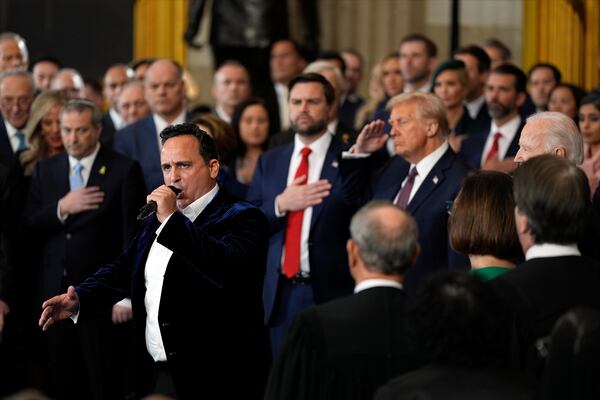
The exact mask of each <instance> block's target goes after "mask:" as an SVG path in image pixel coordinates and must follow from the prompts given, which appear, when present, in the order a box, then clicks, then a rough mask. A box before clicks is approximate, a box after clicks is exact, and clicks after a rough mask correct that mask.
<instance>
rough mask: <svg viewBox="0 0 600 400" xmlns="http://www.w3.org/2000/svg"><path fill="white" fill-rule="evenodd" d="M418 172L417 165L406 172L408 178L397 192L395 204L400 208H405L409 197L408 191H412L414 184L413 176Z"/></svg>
mask: <svg viewBox="0 0 600 400" xmlns="http://www.w3.org/2000/svg"><path fill="white" fill-rule="evenodd" d="M418 174H419V173H418V172H417V167H415V166H413V167H412V168H411V169H410V172H409V174H408V178H406V183H405V184H404V186H402V189H400V193H399V194H398V200H397V201H396V205H397V206H398V207H400V208H402V209H404V208H406V206H407V205H408V200H409V199H410V192H412V188H413V186H414V185H415V177H416V176H417V175H418Z"/></svg>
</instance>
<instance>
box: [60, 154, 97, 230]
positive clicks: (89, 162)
mask: <svg viewBox="0 0 600 400" xmlns="http://www.w3.org/2000/svg"><path fill="white" fill-rule="evenodd" d="M99 151H100V143H97V144H96V149H95V150H94V151H93V152H92V154H90V155H89V156H85V157H83V158H82V159H81V160H78V159H76V158H75V157H72V156H69V178H70V177H71V175H73V167H74V166H75V164H77V163H80V164H81V166H82V167H83V168H82V169H81V176H82V178H83V187H86V186H87V182H88V179H90V173H91V171H92V166H93V165H94V161H95V160H96V156H97V155H98V152H99ZM56 216H57V217H58V219H59V220H60V222H62V223H64V222H65V221H66V220H67V217H68V216H69V214H61V213H60V200H59V201H58V206H57V207H56Z"/></svg>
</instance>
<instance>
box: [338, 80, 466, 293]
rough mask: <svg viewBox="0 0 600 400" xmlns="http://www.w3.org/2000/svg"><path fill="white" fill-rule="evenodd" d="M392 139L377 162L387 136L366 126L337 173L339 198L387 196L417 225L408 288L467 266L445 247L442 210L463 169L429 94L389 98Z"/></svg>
mask: <svg viewBox="0 0 600 400" xmlns="http://www.w3.org/2000/svg"><path fill="white" fill-rule="evenodd" d="M389 108H390V110H391V114H390V123H391V125H392V139H393V142H394V148H395V151H396V154H397V155H396V156H394V157H392V158H391V159H389V161H387V163H386V164H384V165H383V166H382V165H381V162H380V161H381V158H380V157H377V154H373V153H377V152H379V150H380V149H381V148H382V147H383V146H384V144H385V142H386V141H387V139H388V136H387V135H386V134H385V132H384V122H383V121H381V120H379V121H374V122H371V123H370V124H367V125H366V126H365V127H364V128H363V130H362V132H361V133H360V135H359V136H358V138H357V140H356V145H355V146H353V148H352V149H351V150H350V152H349V153H344V155H343V157H342V160H341V162H340V171H341V173H342V177H343V180H344V197H345V200H346V202H348V203H349V204H353V205H357V206H360V205H361V204H364V203H365V202H367V201H368V200H370V199H372V198H375V199H387V200H392V201H394V203H395V204H397V205H398V206H399V207H401V208H404V209H406V211H407V212H408V213H410V214H411V215H412V216H413V217H414V218H415V219H416V221H417V225H418V226H419V243H420V244H421V248H422V249H423V251H422V252H421V254H420V255H419V257H418V258H417V261H416V264H415V266H414V268H411V269H410V270H409V271H408V272H407V273H406V276H405V280H404V286H405V288H407V289H408V290H414V289H415V287H416V286H417V285H418V284H419V283H420V282H421V281H422V280H423V278H424V277H425V276H426V275H428V274H430V273H432V272H433V271H436V270H439V269H444V268H467V267H468V265H469V261H468V260H467V259H466V258H464V257H462V256H459V255H458V254H457V253H455V252H453V251H452V250H451V249H450V247H449V245H448V230H447V222H448V208H449V207H450V206H451V204H452V201H453V199H454V198H455V197H456V194H457V193H458V190H459V189H460V185H461V183H462V180H463V178H464V177H465V175H466V174H467V172H468V168H467V167H466V166H465V165H464V163H463V162H462V160H461V159H460V158H459V157H458V156H457V155H456V154H455V153H454V152H453V151H452V149H451V148H450V147H449V145H448V141H447V135H448V132H449V127H448V120H447V119H446V109H445V108H444V105H443V104H442V102H441V100H440V99H439V98H437V97H436V96H434V95H433V94H430V93H420V92H414V93H407V94H402V95H399V96H396V97H394V98H392V99H391V100H390V102H389Z"/></svg>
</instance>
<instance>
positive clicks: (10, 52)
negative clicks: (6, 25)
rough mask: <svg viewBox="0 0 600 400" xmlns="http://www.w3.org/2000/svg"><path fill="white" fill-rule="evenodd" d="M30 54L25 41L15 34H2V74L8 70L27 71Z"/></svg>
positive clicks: (0, 38)
mask: <svg viewBox="0 0 600 400" xmlns="http://www.w3.org/2000/svg"><path fill="white" fill-rule="evenodd" d="M28 64H29V54H28V52H27V45H26V44H25V40H24V39H23V38H22V37H21V36H19V35H17V34H16V33H13V32H4V33H2V34H0V72H4V71H6V70H7V69H22V70H26V69H27V65H28Z"/></svg>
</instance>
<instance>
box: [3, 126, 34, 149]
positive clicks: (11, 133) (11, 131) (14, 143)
mask: <svg viewBox="0 0 600 400" xmlns="http://www.w3.org/2000/svg"><path fill="white" fill-rule="evenodd" d="M4 126H5V127H6V133H8V139H9V140H10V145H11V147H12V149H13V153H16V152H17V150H19V138H18V137H17V132H19V131H21V132H23V134H25V131H24V129H17V128H15V127H14V126H13V125H12V124H11V123H10V122H8V121H7V120H4ZM25 143H26V144H27V145H29V138H28V137H27V136H26V137H25Z"/></svg>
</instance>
